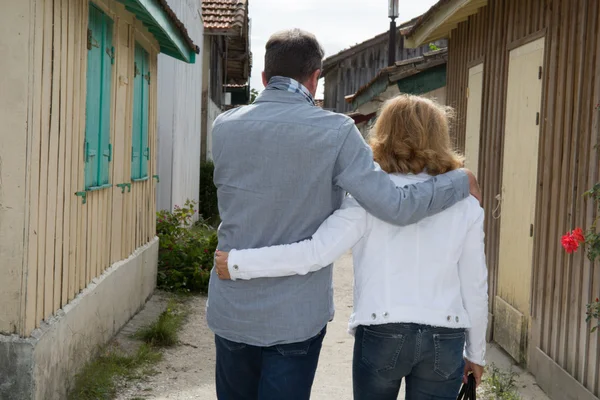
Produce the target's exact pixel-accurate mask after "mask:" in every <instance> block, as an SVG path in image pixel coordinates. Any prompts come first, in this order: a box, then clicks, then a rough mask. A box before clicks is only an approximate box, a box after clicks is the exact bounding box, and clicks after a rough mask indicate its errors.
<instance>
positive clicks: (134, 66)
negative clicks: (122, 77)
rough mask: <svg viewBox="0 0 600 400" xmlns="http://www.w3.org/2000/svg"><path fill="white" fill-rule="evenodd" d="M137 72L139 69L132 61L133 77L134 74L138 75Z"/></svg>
mask: <svg viewBox="0 0 600 400" xmlns="http://www.w3.org/2000/svg"><path fill="white" fill-rule="evenodd" d="M139 73H140V70H139V69H138V66H137V63H136V62H134V63H133V77H134V78H135V77H136V76H138V74H139Z"/></svg>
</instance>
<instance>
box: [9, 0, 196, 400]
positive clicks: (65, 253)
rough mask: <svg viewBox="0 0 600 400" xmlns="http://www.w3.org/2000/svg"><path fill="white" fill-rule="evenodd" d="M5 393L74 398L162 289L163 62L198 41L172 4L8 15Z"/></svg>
mask: <svg viewBox="0 0 600 400" xmlns="http://www.w3.org/2000/svg"><path fill="white" fill-rule="evenodd" d="M0 30H1V32H2V35H1V39H0V49H2V50H3V51H4V61H3V62H2V64H1V67H0V70H1V72H2V73H1V74H0V87H1V88H2V90H1V91H0V120H1V121H2V126H1V127H0V165H1V168H0V260H1V261H0V272H1V274H2V279H0V304H2V307H0V353H1V354H2V356H1V357H0V398H2V399H19V400H27V399H43V400H47V399H50V400H52V399H64V398H66V395H65V392H66V390H67V388H68V384H69V382H72V377H73V374H74V373H75V372H77V371H78V369H79V368H80V367H81V366H82V365H83V363H84V362H85V361H87V359H88V357H89V355H90V353H91V352H93V351H95V349H96V348H97V347H98V346H99V345H101V344H103V343H105V342H106V341H107V340H108V339H109V338H111V337H112V336H113V335H114V334H115V333H116V332H117V331H118V330H119V329H120V328H121V327H122V326H123V325H124V324H125V323H126V322H127V321H128V320H129V319H130V318H131V317H132V316H133V315H134V314H135V313H136V312H137V311H138V310H139V309H140V307H141V306H142V305H143V304H144V302H145V301H146V299H147V298H148V297H149V296H150V294H151V293H152V291H153V289H154V287H155V284H156V266H157V252H158V239H157V238H156V237H155V215H156V195H155V190H156V186H157V179H155V175H157V169H156V155H157V148H156V141H157V107H158V101H157V100H158V99H157V85H156V78H157V76H158V73H157V57H158V54H159V53H163V54H165V55H168V56H170V57H173V58H176V59H178V60H180V62H187V63H193V62H194V61H195V58H196V53H197V52H198V51H199V49H198V47H197V46H196V45H195V44H194V43H193V41H192V39H191V38H190V36H189V35H188V33H187V30H186V28H185V26H184V25H183V24H182V22H181V21H180V20H179V19H178V18H177V16H176V15H175V13H174V12H173V10H172V9H171V8H170V7H169V4H168V3H167V2H166V0H119V1H116V0H91V1H90V0H28V1H9V2H4V3H3V9H2V13H0Z"/></svg>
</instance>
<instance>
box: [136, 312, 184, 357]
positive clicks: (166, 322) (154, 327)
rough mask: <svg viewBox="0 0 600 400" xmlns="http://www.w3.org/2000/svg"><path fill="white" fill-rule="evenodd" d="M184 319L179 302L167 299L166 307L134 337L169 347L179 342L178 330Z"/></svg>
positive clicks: (157, 345)
mask: <svg viewBox="0 0 600 400" xmlns="http://www.w3.org/2000/svg"><path fill="white" fill-rule="evenodd" d="M184 319H185V313H184V312H183V311H182V309H181V306H180V304H178V303H177V302H175V301H174V300H170V301H169V305H168V306H167V309H166V310H165V311H164V312H163V313H162V314H161V315H160V316H159V317H158V319H157V320H156V321H155V322H153V323H152V324H150V325H148V326H146V327H144V328H142V329H140V330H139V331H138V332H137V333H136V334H135V338H137V339H139V340H143V341H144V342H146V343H147V344H149V345H151V346H156V347H171V346H175V345H176V344H177V343H178V342H179V331H180V329H181V325H182V324H183V322H184Z"/></svg>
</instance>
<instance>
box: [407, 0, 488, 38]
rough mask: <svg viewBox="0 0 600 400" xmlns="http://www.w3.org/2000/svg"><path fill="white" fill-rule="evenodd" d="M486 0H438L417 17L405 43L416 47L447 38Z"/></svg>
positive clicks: (484, 4)
mask: <svg viewBox="0 0 600 400" xmlns="http://www.w3.org/2000/svg"><path fill="white" fill-rule="evenodd" d="M487 2H488V0H440V1H438V2H437V3H436V4H434V5H433V6H432V7H431V8H430V9H429V10H428V11H427V12H426V13H425V14H423V15H422V16H421V17H419V18H418V20H417V21H416V22H415V24H414V25H413V26H412V27H411V28H410V30H409V31H408V32H407V34H406V39H405V45H406V47H410V48H417V47H419V46H422V45H423V44H424V43H427V42H431V41H435V40H439V39H442V38H447V37H448V36H449V35H450V32H451V31H452V30H453V29H455V28H456V27H457V25H458V24H459V23H460V22H463V21H466V20H467V19H468V18H469V17H470V16H471V15H474V14H477V12H478V11H479V9H480V8H482V7H485V6H486V5H487Z"/></svg>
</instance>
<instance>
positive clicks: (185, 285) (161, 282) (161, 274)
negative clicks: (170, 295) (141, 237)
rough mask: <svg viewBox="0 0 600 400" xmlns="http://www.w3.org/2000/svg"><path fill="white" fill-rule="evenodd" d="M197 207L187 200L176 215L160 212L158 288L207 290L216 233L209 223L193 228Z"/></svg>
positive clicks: (174, 212) (158, 226) (215, 245)
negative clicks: (192, 222)
mask: <svg viewBox="0 0 600 400" xmlns="http://www.w3.org/2000/svg"><path fill="white" fill-rule="evenodd" d="M195 206H196V204H195V203H194V202H192V201H189V200H188V201H187V202H186V203H185V205H184V206H183V207H177V206H176V207H175V210H174V211H173V212H170V211H160V212H158V213H157V219H158V220H157V229H156V230H157V235H158V237H159V239H160V241H159V243H160V244H159V252H158V287H159V288H161V289H163V290H167V291H172V292H181V293H190V292H201V293H204V292H206V291H207V290H208V281H209V278H210V270H211V269H212V266H213V258H214V253H215V251H216V248H217V242H218V240H217V234H216V231H215V230H214V229H212V228H210V227H209V226H208V225H206V224H199V225H197V226H195V227H190V224H191V220H192V217H193V216H194V214H195V212H196V210H195Z"/></svg>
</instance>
